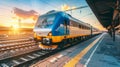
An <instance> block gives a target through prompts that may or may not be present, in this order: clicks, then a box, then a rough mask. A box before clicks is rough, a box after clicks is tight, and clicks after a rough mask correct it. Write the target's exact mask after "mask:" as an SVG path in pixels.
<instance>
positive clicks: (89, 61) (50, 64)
mask: <svg viewBox="0 0 120 67" xmlns="http://www.w3.org/2000/svg"><path fill="white" fill-rule="evenodd" d="M30 67H120V35H116V41H115V42H113V40H112V38H111V37H110V35H109V34H107V33H103V34H100V35H98V36H95V37H93V38H91V39H89V40H87V41H84V42H82V43H79V44H77V45H75V46H73V47H71V48H68V49H66V50H63V51H61V52H59V53H57V54H55V55H52V56H50V57H48V58H46V59H44V60H41V61H39V62H37V63H35V64H33V65H31V66H30Z"/></svg>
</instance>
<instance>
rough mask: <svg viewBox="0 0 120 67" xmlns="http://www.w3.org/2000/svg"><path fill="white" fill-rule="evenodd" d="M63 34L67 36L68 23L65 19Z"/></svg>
mask: <svg viewBox="0 0 120 67" xmlns="http://www.w3.org/2000/svg"><path fill="white" fill-rule="evenodd" d="M63 25H64V35H65V36H67V35H68V34H69V23H68V22H67V21H64V23H63Z"/></svg>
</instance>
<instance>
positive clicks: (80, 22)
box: [68, 14, 91, 28]
mask: <svg viewBox="0 0 120 67" xmlns="http://www.w3.org/2000/svg"><path fill="white" fill-rule="evenodd" d="M68 15H69V14H68ZM69 19H70V20H72V21H75V22H77V23H79V24H81V25H84V26H87V27H89V28H90V27H91V25H90V24H88V23H85V22H83V21H81V20H78V19H76V18H74V17H72V16H71V15H69Z"/></svg>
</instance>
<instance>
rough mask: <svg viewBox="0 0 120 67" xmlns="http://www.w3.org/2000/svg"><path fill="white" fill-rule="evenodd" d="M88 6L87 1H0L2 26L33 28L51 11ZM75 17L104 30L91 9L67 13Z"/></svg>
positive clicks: (0, 21) (0, 23)
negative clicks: (40, 16)
mask: <svg viewBox="0 0 120 67" xmlns="http://www.w3.org/2000/svg"><path fill="white" fill-rule="evenodd" d="M80 6H88V4H87V3H86V1H85V0H0V26H6V27H19V25H20V27H27V28H33V27H34V24H35V23H36V20H37V17H38V16H39V15H42V14H44V13H46V12H48V11H50V10H58V11H61V10H66V9H71V8H76V7H80ZM67 13H69V14H71V15H72V16H73V17H75V18H77V19H79V20H81V21H83V22H86V23H89V24H91V25H92V26H94V27H96V28H98V29H100V30H104V28H103V27H102V26H101V25H100V23H99V21H98V20H97V19H96V17H95V16H94V14H93V13H92V11H91V9H90V8H89V7H87V8H83V9H78V10H73V11H72V12H70V11H69V12H67Z"/></svg>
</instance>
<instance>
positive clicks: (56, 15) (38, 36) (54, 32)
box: [34, 11, 91, 49]
mask: <svg viewBox="0 0 120 67" xmlns="http://www.w3.org/2000/svg"><path fill="white" fill-rule="evenodd" d="M90 35H91V26H90V25H89V24H86V23H83V22H81V21H79V20H77V19H75V18H73V17H71V16H70V15H69V14H67V13H65V12H61V11H50V12H48V13H46V14H44V15H41V16H40V17H39V18H38V21H37V23H36V25H35V27H34V39H35V40H36V41H37V42H39V47H40V48H42V49H56V48H63V47H65V46H66V45H67V44H68V43H70V42H72V41H74V40H76V39H78V38H86V37H88V36H90Z"/></svg>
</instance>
